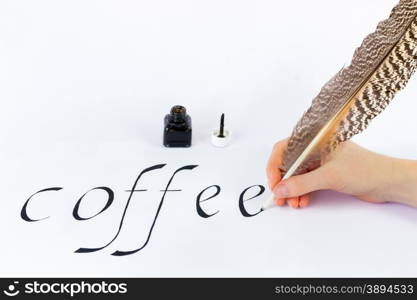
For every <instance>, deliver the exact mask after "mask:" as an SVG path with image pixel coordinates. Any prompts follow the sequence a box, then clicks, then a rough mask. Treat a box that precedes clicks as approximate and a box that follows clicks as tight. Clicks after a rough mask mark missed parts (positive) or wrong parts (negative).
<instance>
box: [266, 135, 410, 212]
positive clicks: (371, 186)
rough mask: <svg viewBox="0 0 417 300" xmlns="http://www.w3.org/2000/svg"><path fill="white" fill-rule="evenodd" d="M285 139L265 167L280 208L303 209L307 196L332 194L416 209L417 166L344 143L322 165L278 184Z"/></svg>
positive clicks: (285, 145) (277, 145)
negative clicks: (404, 205) (319, 192)
mask: <svg viewBox="0 0 417 300" xmlns="http://www.w3.org/2000/svg"><path fill="white" fill-rule="evenodd" d="M287 144H288V139H285V140H282V141H280V142H278V143H276V144H275V146H274V148H273V151H272V154H271V156H270V159H269V162H268V166H267V177H268V183H269V187H270V189H271V190H272V191H273V193H274V195H275V202H276V204H277V205H279V206H283V205H284V204H285V203H287V202H288V204H289V205H290V206H291V207H293V208H297V207H306V206H307V205H308V203H309V195H308V194H309V193H311V192H313V191H317V190H326V189H330V190H334V191H337V192H342V193H346V194H350V195H353V196H356V197H357V198H359V199H361V200H365V201H369V202H388V201H394V202H401V203H404V204H408V205H412V206H416V207H417V184H416V183H417V162H416V161H410V160H401V159H395V158H391V157H387V156H383V155H379V154H377V153H374V152H371V151H368V150H366V149H364V148H362V147H360V146H358V145H356V144H355V143H353V142H345V143H343V144H342V145H341V146H340V147H339V148H338V149H337V150H336V151H335V152H334V153H332V154H330V155H329V157H328V158H327V159H326V160H325V161H324V162H323V163H322V165H321V166H320V167H319V168H317V169H315V170H313V171H311V172H308V173H305V174H302V175H298V176H293V177H290V178H288V179H287V180H284V181H281V173H280V171H279V166H280V165H281V163H282V155H283V152H284V150H285V149H286V148H287Z"/></svg>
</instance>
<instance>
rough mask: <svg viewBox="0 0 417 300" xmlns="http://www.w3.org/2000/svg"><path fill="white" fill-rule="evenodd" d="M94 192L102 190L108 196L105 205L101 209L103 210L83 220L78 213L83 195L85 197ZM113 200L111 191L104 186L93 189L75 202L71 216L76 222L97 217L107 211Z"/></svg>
mask: <svg viewBox="0 0 417 300" xmlns="http://www.w3.org/2000/svg"><path fill="white" fill-rule="evenodd" d="M94 190H103V191H105V192H106V193H107V195H108V197H107V203H106V205H105V206H104V207H103V209H102V210H100V211H99V212H98V213H96V214H95V215H94V216H91V217H89V218H83V217H81V216H80V215H79V213H78V210H79V209H80V204H81V200H83V198H84V197H85V195H87V194H88V193H89V192H91V191H94ZM113 200H114V192H113V191H112V189H111V188H108V187H106V186H99V187H95V188H93V189H91V190H89V191H88V192H86V193H85V194H84V195H82V196H81V198H80V199H79V200H78V201H77V203H76V204H75V206H74V210H73V211H72V215H73V216H74V218H75V219H76V220H78V221H85V220H90V219H92V218H94V217H96V216H98V215H99V214H101V213H102V212H103V211H105V210H106V209H108V208H109V207H110V205H111V204H112V203H113Z"/></svg>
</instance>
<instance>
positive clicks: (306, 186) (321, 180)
mask: <svg viewBox="0 0 417 300" xmlns="http://www.w3.org/2000/svg"><path fill="white" fill-rule="evenodd" d="M330 180H331V179H329V176H328V174H326V171H325V168H318V169H316V170H314V171H311V172H308V173H305V174H302V175H298V176H294V177H290V178H288V179H287V180H284V181H282V182H280V183H279V184H278V185H277V186H276V187H275V188H274V191H273V192H274V194H275V196H276V197H278V198H294V197H299V196H303V195H306V194H308V193H311V192H314V191H317V190H323V189H328V188H330ZM305 201H306V200H304V202H305ZM307 203H308V201H307Z"/></svg>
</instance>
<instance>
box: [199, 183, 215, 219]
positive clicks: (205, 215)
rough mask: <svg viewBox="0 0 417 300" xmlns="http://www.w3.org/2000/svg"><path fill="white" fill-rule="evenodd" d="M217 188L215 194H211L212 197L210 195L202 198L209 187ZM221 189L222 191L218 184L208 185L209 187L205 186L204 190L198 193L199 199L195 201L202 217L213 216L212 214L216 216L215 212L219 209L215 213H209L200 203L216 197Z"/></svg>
mask: <svg viewBox="0 0 417 300" xmlns="http://www.w3.org/2000/svg"><path fill="white" fill-rule="evenodd" d="M213 187H214V188H216V192H215V193H214V194H213V195H211V196H210V197H208V198H206V199H203V200H201V196H202V195H203V194H204V192H206V191H207V190H209V189H211V188H213ZM220 191H221V188H220V186H218V185H212V186H209V187H207V188H205V189H204V190H202V191H201V192H200V194H198V196H197V200H196V202H195V206H196V209H197V213H198V215H199V216H200V217H202V218H209V217H212V216H214V215H215V214H217V213H218V212H219V211H216V212H215V213H212V214H207V213H206V212H205V211H204V210H203V209H202V208H201V205H200V203H201V202H205V201H208V200H210V199H212V198H214V197H216V196H218V195H219V194H220Z"/></svg>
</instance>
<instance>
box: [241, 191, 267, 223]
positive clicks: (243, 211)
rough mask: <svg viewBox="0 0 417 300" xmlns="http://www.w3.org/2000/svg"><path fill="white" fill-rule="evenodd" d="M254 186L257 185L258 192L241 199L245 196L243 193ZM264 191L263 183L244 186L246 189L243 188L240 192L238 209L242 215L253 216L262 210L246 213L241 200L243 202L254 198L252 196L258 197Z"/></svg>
mask: <svg viewBox="0 0 417 300" xmlns="http://www.w3.org/2000/svg"><path fill="white" fill-rule="evenodd" d="M254 187H259V192H258V194H256V195H255V196H252V197H251V198H249V199H243V197H244V196H245V193H246V192H247V191H248V190H250V189H251V188H254ZM264 192H265V187H264V186H263V185H252V186H250V187H248V188H246V189H244V190H243V192H242V193H241V194H240V196H239V209H240V212H241V213H242V215H243V216H244V217H254V216H256V215H257V214H259V213H260V212H262V210H259V211H258V212H257V213H255V214H250V213H248V211H247V210H246V208H245V205H244V203H243V202H245V201H248V200H252V199H254V198H256V197H259V196H260V195H262V194H263V193H264Z"/></svg>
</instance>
